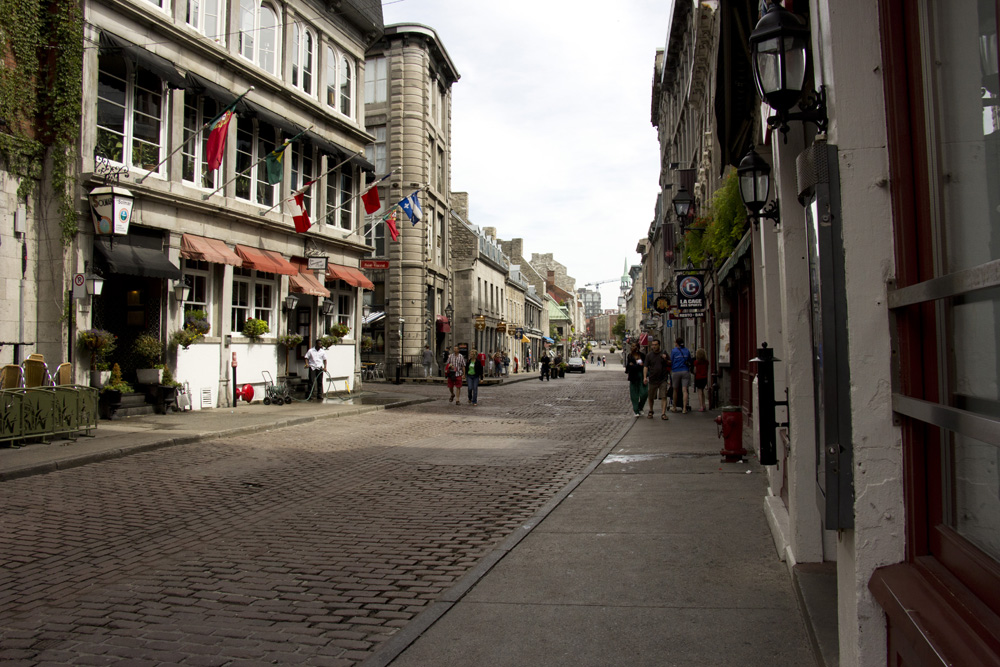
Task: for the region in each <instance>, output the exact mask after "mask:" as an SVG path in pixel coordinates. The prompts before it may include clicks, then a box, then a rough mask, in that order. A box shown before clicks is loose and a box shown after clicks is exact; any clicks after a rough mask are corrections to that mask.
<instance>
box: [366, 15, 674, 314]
mask: <svg viewBox="0 0 1000 667" xmlns="http://www.w3.org/2000/svg"><path fill="white" fill-rule="evenodd" d="M672 4H673V3H671V2H664V0H623V1H622V2H618V3H608V2H595V1H594V0H575V1H573V0H533V1H530V2H529V1H526V0H500V1H494V2H483V1H482V0H386V1H385V2H383V5H382V11H383V18H384V21H385V24H386V25H390V24H393V23H421V24H423V25H426V26H429V27H431V28H433V29H434V30H435V32H437V34H438V37H439V38H440V39H441V42H442V44H443V45H444V48H445V50H447V51H448V54H449V55H450V56H451V59H452V62H453V63H454V64H455V67H456V68H457V69H458V73H459V74H460V75H461V78H460V79H459V81H458V82H457V83H456V84H455V85H454V86H453V88H452V92H453V102H452V146H451V150H452V169H451V189H452V191H455V192H468V193H469V209H470V213H469V217H470V218H471V219H470V222H472V223H473V224H475V225H478V226H480V227H496V228H497V235H498V236H499V237H500V238H502V239H504V240H508V239H511V238H518V237H520V238H523V239H524V254H525V259H529V260H530V259H531V253H533V252H537V253H546V252H551V253H553V255H554V257H555V259H556V261H558V262H560V263H562V264H563V265H565V266H566V268H567V272H568V273H569V275H570V276H572V277H573V278H575V279H576V286H577V288H580V287H583V286H584V285H585V284H586V283H590V282H596V281H603V280H608V279H612V280H613V281H614V282H612V283H608V284H605V285H601V287H600V290H601V297H602V299H601V307H602V308H615V307H617V298H618V279H619V278H620V277H621V275H622V268H623V267H624V265H625V262H626V260H627V261H628V263H629V265H632V264H636V263H638V262H639V256H638V255H637V254H636V252H635V247H636V244H637V243H638V241H639V239H640V238H641V237H643V236H645V234H646V232H647V230H648V227H649V223H650V222H651V221H652V219H653V217H654V211H655V204H656V195H657V191H658V185H657V180H658V177H659V149H658V147H657V141H656V129H655V128H654V127H653V126H652V124H651V123H650V103H651V95H652V81H653V61H654V57H655V54H656V49H658V48H663V45H664V43H665V41H666V30H667V12H668V8H669V7H670V6H671V5H672Z"/></svg>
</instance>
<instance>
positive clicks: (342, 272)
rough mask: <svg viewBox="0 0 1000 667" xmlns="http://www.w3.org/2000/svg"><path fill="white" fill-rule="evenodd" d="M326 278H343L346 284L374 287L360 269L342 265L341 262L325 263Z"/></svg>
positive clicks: (367, 287) (366, 287) (364, 287)
mask: <svg viewBox="0 0 1000 667" xmlns="http://www.w3.org/2000/svg"><path fill="white" fill-rule="evenodd" d="M326 279H327V280H343V281H344V282H345V283H347V284H348V285H354V286H355V287H361V288H363V289H375V285H374V284H373V283H372V281H370V280H368V278H366V277H365V274H363V273H361V271H359V270H358V269H354V268H351V267H349V266H343V265H341V264H327V265H326Z"/></svg>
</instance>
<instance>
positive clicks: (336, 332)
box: [326, 323, 351, 343]
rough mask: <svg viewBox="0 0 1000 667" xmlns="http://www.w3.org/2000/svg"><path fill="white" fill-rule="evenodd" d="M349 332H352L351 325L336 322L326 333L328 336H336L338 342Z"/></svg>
mask: <svg viewBox="0 0 1000 667" xmlns="http://www.w3.org/2000/svg"><path fill="white" fill-rule="evenodd" d="M349 333H351V327H349V326H347V325H346V324H339V323H338V324H334V325H333V326H331V327H330V328H329V329H327V331H326V334H327V335H328V336H333V337H334V338H337V339H338V341H337V342H338V343H339V342H340V340H339V339H341V338H344V337H345V336H347V334H349Z"/></svg>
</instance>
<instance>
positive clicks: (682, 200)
mask: <svg viewBox="0 0 1000 667" xmlns="http://www.w3.org/2000/svg"><path fill="white" fill-rule="evenodd" d="M671 203H672V204H673V205H674V215H676V216H677V224H679V225H680V227H681V233H683V232H684V229H685V228H686V227H687V221H688V220H689V219H690V217H691V213H692V210H691V208H692V206H693V205H694V197H692V196H691V193H690V192H688V191H687V188H685V187H684V186H683V185H682V186H681V188H680V189H679V190H678V191H677V194H676V195H675V196H674V199H673V201H672V202H671Z"/></svg>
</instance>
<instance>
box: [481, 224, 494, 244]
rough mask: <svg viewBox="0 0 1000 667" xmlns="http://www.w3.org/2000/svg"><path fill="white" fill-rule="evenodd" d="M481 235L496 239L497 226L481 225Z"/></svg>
mask: <svg viewBox="0 0 1000 667" xmlns="http://www.w3.org/2000/svg"><path fill="white" fill-rule="evenodd" d="M483 235H484V236H485V237H486V238H488V239H493V240H494V241H496V238H497V228H496V227H483Z"/></svg>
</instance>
